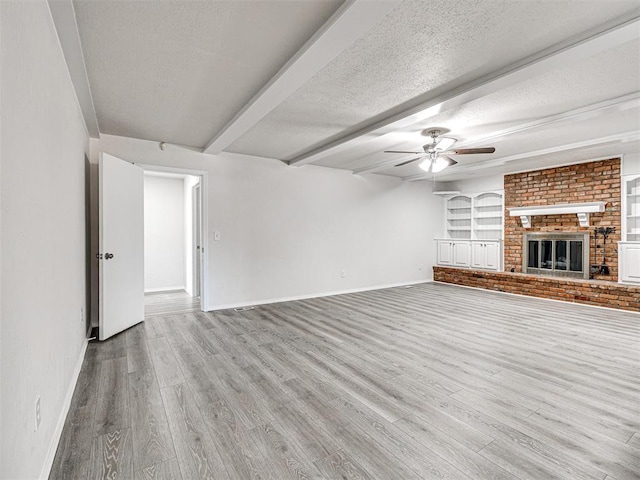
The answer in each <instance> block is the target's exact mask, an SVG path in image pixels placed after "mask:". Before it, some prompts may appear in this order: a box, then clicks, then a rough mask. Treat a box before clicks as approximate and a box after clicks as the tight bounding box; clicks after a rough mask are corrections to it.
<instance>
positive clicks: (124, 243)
mask: <svg viewBox="0 0 640 480" xmlns="http://www.w3.org/2000/svg"><path fill="white" fill-rule="evenodd" d="M142 173H143V171H142V168H140V167H137V166H135V165H133V164H131V163H129V162H125V161H124V160H120V159H119V158H116V157H113V156H111V155H109V154H106V153H102V154H100V173H99V186H100V188H99V191H100V193H99V195H100V196H99V210H100V213H99V215H100V253H99V257H98V258H99V262H100V333H99V338H100V340H105V339H107V338H109V337H111V336H113V335H115V334H116V333H119V332H121V331H123V330H126V329H127V328H129V327H131V326H133V325H135V324H136V323H139V322H141V321H143V320H144V190H143V188H144V183H143V176H142Z"/></svg>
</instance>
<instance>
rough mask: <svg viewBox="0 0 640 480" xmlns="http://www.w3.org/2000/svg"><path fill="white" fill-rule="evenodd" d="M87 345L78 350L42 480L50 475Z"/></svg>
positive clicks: (85, 343)
mask: <svg viewBox="0 0 640 480" xmlns="http://www.w3.org/2000/svg"><path fill="white" fill-rule="evenodd" d="M88 345H89V340H88V339H85V340H84V343H83V345H82V348H81V349H80V355H79V357H78V361H77V362H76V366H75V368H74V370H73V375H72V377H71V383H70V384H69V387H68V388H67V395H66V397H65V398H64V403H63V404H62V411H61V412H60V417H59V418H58V423H57V425H56V429H55V430H54V431H53V438H52V439H51V444H50V445H49V450H48V451H47V456H46V457H45V460H44V464H43V465H42V470H41V472H40V477H39V478H40V479H42V480H46V479H48V478H49V474H50V473H51V467H53V460H54V459H55V457H56V451H57V450H58V444H59V443H60V437H61V436H62V430H63V428H64V423H65V420H66V419H67V414H68V413H69V408H70V407H71V399H72V398H73V392H74V391H75V389H76V384H77V383H78V377H79V376H80V370H81V369H82V362H84V355H85V353H86V352H87V346H88Z"/></svg>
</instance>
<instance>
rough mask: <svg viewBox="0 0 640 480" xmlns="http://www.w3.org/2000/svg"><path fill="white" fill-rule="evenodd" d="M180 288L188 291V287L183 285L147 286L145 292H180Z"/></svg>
mask: <svg viewBox="0 0 640 480" xmlns="http://www.w3.org/2000/svg"><path fill="white" fill-rule="evenodd" d="M180 290H184V291H186V290H187V287H186V286H184V285H182V286H181V287H163V288H145V289H144V293H159V292H179V291H180Z"/></svg>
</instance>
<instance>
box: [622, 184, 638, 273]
mask: <svg viewBox="0 0 640 480" xmlns="http://www.w3.org/2000/svg"><path fill="white" fill-rule="evenodd" d="M622 212H623V213H622V241H621V242H618V265H619V268H618V270H619V277H618V279H619V281H620V282H623V283H638V284H640V175H627V176H624V177H622Z"/></svg>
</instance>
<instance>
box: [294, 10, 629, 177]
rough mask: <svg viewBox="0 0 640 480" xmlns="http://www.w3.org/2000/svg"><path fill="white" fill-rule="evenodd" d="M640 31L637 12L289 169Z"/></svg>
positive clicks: (419, 106)
mask: <svg viewBox="0 0 640 480" xmlns="http://www.w3.org/2000/svg"><path fill="white" fill-rule="evenodd" d="M639 29H640V17H638V14H637V12H636V13H635V16H634V17H633V18H631V19H629V20H626V21H624V22H622V23H620V24H618V25H615V23H614V22H609V23H607V24H605V25H604V26H601V29H600V30H599V31H597V32H590V33H589V34H585V35H581V36H576V37H572V38H570V39H568V40H566V41H564V42H562V43H560V44H557V45H554V46H553V47H551V48H548V49H546V50H543V51H541V52H538V53H536V54H534V55H531V56H529V57H526V58H524V59H522V60H520V61H518V62H515V63H513V64H511V65H508V66H507V67H505V68H503V69H500V70H497V71H496V72H493V73H491V74H489V75H485V76H484V77H481V78H479V79H478V80H475V81H473V82H469V83H467V84H465V85H462V86H461V87H459V88H455V89H453V90H451V91H448V92H446V93H444V94H441V95H437V96H435V97H434V98H431V99H428V100H426V101H423V102H422V103H420V104H417V105H415V106H413V107H411V108H408V109H406V110H404V111H403V112H401V113H398V114H395V115H392V116H390V117H387V118H385V119H383V120H381V121H378V122H376V123H374V124H372V125H369V126H367V127H365V128H363V129H360V130H358V131H356V132H353V133H351V134H349V135H346V136H344V137H342V138H339V139H337V140H334V141H332V142H330V143H327V144H326V145H323V146H321V147H319V148H317V149H315V150H313V151H311V152H308V153H305V154H303V155H300V156H298V157H296V158H294V159H292V160H291V161H290V162H289V165H296V166H300V165H306V164H309V163H314V162H317V161H319V160H320V159H322V158H323V157H325V156H327V155H330V154H331V155H333V154H336V153H339V152H341V151H344V150H347V149H350V148H353V147H355V146H357V145H359V144H361V143H364V142H367V141H368V140H369V139H371V138H372V137H374V138H375V137H379V136H382V135H385V134H388V133H390V132H393V131H398V130H401V129H403V128H406V127H409V126H411V125H415V124H416V123H418V122H423V121H424V120H426V119H428V118H431V117H434V116H436V115H438V114H440V113H442V112H444V111H447V110H450V109H453V108H457V107H459V106H461V105H464V104H466V103H469V102H471V101H473V100H477V99H479V98H482V97H485V96H487V95H491V94H493V93H496V92H499V91H500V90H503V89H505V88H508V87H511V86H513V85H516V84H518V83H520V82H523V81H526V80H528V79H530V78H532V77H535V76H538V75H541V74H543V73H545V72H549V71H552V70H554V69H557V68H560V67H562V66H565V65H567V64H571V63H575V62H577V61H580V60H583V59H585V58H588V57H590V56H593V55H595V54H597V53H599V52H602V51H606V50H609V49H611V48H614V47H616V46H619V45H622V44H623V43H626V42H629V41H633V40H637V38H638V30H639Z"/></svg>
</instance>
